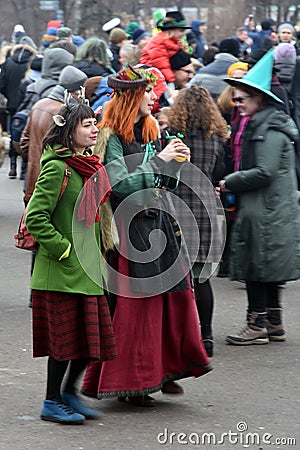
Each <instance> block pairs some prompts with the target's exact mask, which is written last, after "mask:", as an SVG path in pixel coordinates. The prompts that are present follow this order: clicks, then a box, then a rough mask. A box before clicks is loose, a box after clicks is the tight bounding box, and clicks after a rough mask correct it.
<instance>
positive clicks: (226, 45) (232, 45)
mask: <svg viewBox="0 0 300 450" xmlns="http://www.w3.org/2000/svg"><path fill="white" fill-rule="evenodd" d="M219 50H220V53H229V54H230V55H233V56H235V57H236V58H238V57H239V54H240V46H239V43H238V41H237V39H235V38H226V39H223V40H222V41H221V42H220V45H219Z"/></svg>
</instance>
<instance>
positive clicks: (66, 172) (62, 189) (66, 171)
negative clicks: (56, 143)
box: [57, 161, 71, 203]
mask: <svg viewBox="0 0 300 450" xmlns="http://www.w3.org/2000/svg"><path fill="white" fill-rule="evenodd" d="M64 164H65V166H66V170H65V177H64V181H63V182H62V185H61V188H60V193H59V197H58V200H57V203H58V202H59V200H60V199H61V198H62V196H63V193H64V192H65V189H66V187H67V184H68V181H69V178H70V176H71V170H70V169H69V166H68V164H67V163H66V161H64Z"/></svg>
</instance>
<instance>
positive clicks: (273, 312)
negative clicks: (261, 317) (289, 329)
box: [266, 308, 286, 342]
mask: <svg viewBox="0 0 300 450" xmlns="http://www.w3.org/2000/svg"><path fill="white" fill-rule="evenodd" d="M266 327H267V330H268V335H269V340H270V341H277V342H282V341H285V339H286V334H285V331H284V328H283V326H282V309H281V308H267V318H266Z"/></svg>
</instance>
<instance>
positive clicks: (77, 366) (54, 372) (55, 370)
mask: <svg viewBox="0 0 300 450" xmlns="http://www.w3.org/2000/svg"><path fill="white" fill-rule="evenodd" d="M88 362H89V359H88V358H81V359H74V360H72V361H57V360H56V359H54V358H52V357H51V356H49V358H48V376H47V392H46V399H47V400H51V399H53V398H60V393H61V386H62V382H63V379H64V376H65V374H66V371H67V369H68V368H69V373H68V376H67V380H66V383H65V386H64V389H63V390H64V391H65V392H70V393H74V392H75V389H76V381H77V380H78V378H79V376H80V374H81V373H82V372H83V371H84V369H85V368H86V366H87V364H88Z"/></svg>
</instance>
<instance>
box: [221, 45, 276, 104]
mask: <svg viewBox="0 0 300 450" xmlns="http://www.w3.org/2000/svg"><path fill="white" fill-rule="evenodd" d="M273 53H274V50H269V51H268V52H267V53H266V54H265V55H264V56H263V57H262V58H261V59H260V60H259V61H258V62H257V63H256V64H255V65H254V66H253V67H252V68H251V69H250V70H249V72H247V73H246V75H245V76H244V77H243V78H239V79H237V78H224V81H226V83H228V84H230V85H231V86H234V87H237V88H238V87H239V86H249V87H252V88H254V89H256V90H257V91H259V92H261V93H263V94H266V95H268V96H269V97H271V98H272V99H273V100H275V101H276V102H279V103H283V101H282V100H280V98H278V97H277V96H276V95H275V94H273V92H271V90H270V89H271V81H272V71H273V63H274V56H273Z"/></svg>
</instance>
